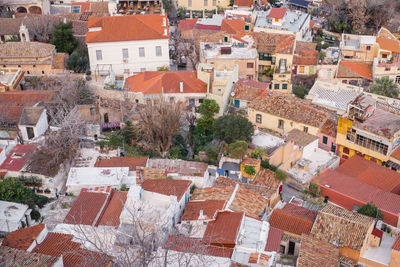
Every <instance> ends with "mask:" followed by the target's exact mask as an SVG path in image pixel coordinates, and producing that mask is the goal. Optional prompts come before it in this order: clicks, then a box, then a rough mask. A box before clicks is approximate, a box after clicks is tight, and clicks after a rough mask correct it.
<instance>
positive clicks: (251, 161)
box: [242, 157, 261, 166]
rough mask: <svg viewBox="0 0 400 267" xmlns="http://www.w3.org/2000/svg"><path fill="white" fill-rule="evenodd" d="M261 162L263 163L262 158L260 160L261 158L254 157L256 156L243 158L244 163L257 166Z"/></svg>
mask: <svg viewBox="0 0 400 267" xmlns="http://www.w3.org/2000/svg"><path fill="white" fill-rule="evenodd" d="M260 163H261V160H259V159H254V158H249V157H245V158H244V159H243V160H242V164H243V165H249V166H257V165H260Z"/></svg>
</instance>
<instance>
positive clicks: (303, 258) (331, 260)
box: [297, 234, 339, 267]
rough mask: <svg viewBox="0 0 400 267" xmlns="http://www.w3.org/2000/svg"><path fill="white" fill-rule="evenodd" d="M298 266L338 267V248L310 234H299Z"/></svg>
mask: <svg viewBox="0 0 400 267" xmlns="http://www.w3.org/2000/svg"><path fill="white" fill-rule="evenodd" d="M297 266H298V267H312V266H315V267H317V266H329V267H335V266H336V267H339V249H338V248H337V247H335V246H334V245H331V244H329V243H327V242H324V241H321V240H319V239H317V238H315V237H312V236H310V235H305V234H303V235H302V236H301V246H300V253H299V259H298V265H297Z"/></svg>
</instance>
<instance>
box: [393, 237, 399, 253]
mask: <svg viewBox="0 0 400 267" xmlns="http://www.w3.org/2000/svg"><path fill="white" fill-rule="evenodd" d="M392 249H393V250H397V251H400V235H397V237H396V240H395V241H394V243H393V245H392Z"/></svg>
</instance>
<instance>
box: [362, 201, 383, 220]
mask: <svg viewBox="0 0 400 267" xmlns="http://www.w3.org/2000/svg"><path fill="white" fill-rule="evenodd" d="M357 212H358V213H360V214H363V215H366V216H369V217H372V218H377V219H379V220H383V213H382V211H381V210H380V209H378V207H377V206H375V205H374V204H373V203H372V202H370V203H368V204H365V205H363V206H361V207H360V208H359V209H358V210H357Z"/></svg>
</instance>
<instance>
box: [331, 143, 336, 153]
mask: <svg viewBox="0 0 400 267" xmlns="http://www.w3.org/2000/svg"><path fill="white" fill-rule="evenodd" d="M331 152H333V153H336V145H335V144H332V146H331Z"/></svg>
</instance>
